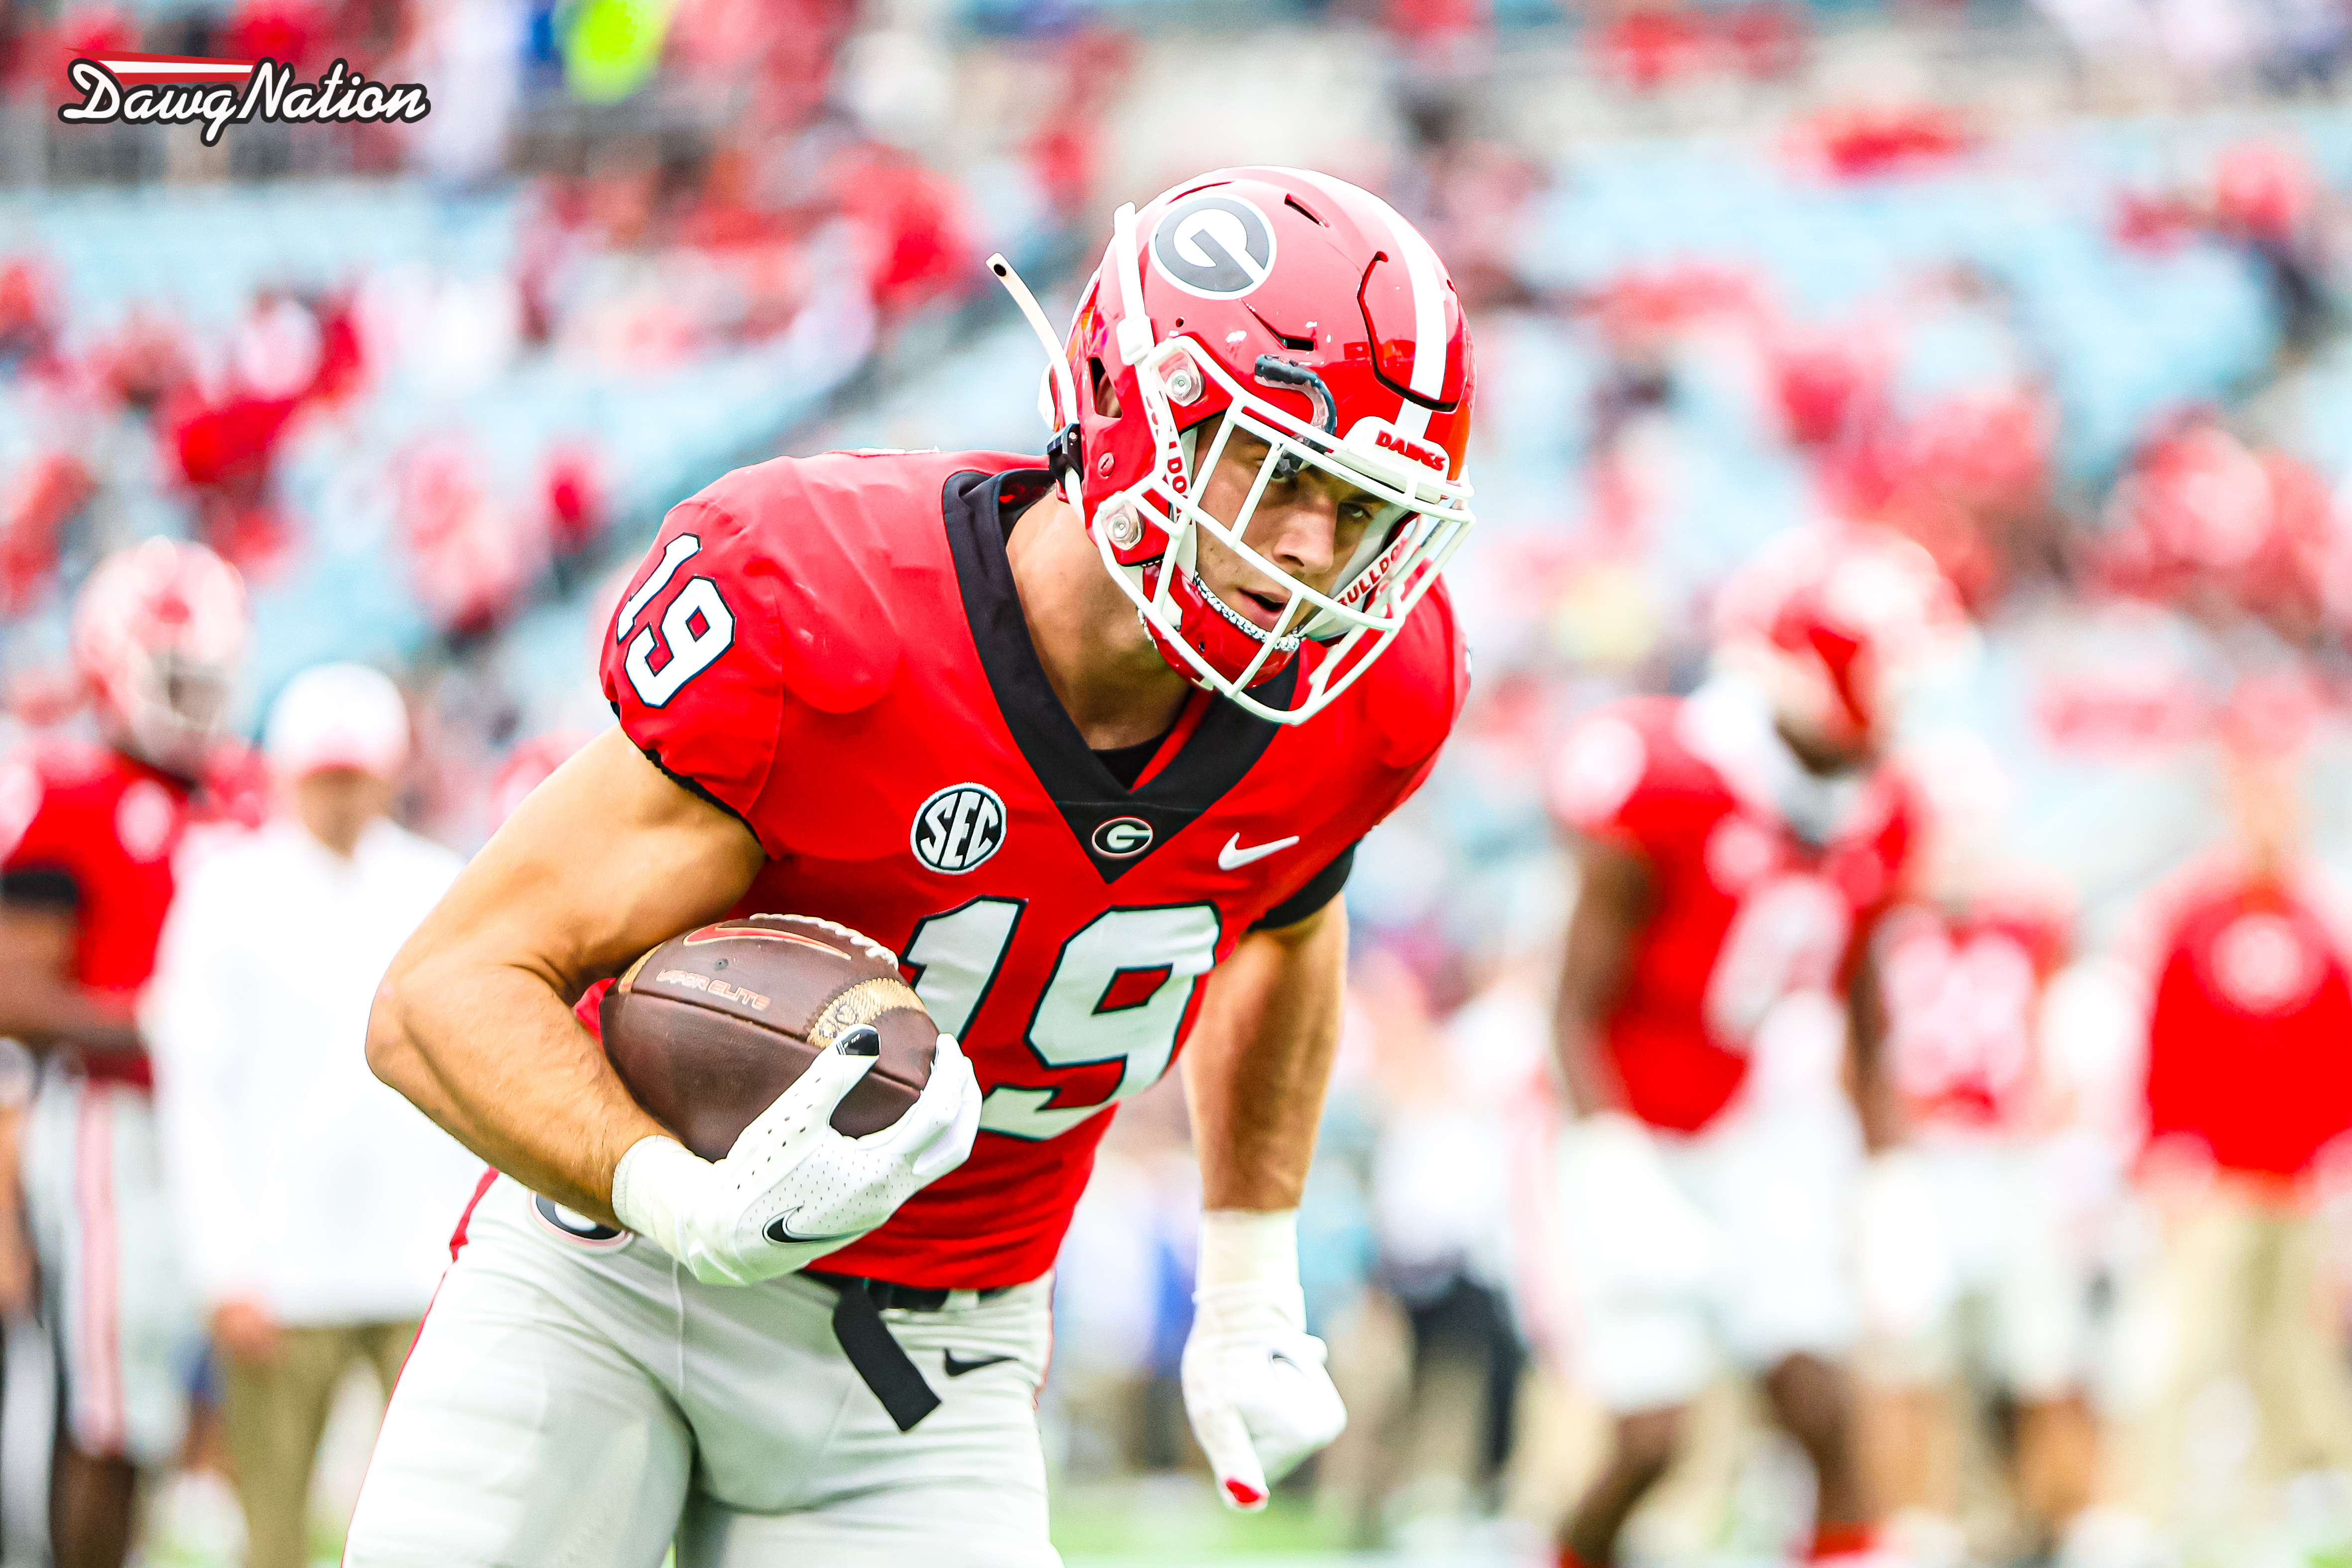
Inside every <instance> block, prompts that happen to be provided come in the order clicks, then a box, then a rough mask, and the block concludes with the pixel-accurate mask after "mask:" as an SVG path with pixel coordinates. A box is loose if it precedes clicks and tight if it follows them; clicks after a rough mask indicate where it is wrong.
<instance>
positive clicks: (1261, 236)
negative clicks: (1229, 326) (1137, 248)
mask: <svg viewBox="0 0 2352 1568" xmlns="http://www.w3.org/2000/svg"><path fill="white" fill-rule="evenodd" d="M1151 264H1152V265H1153V266H1154V267H1156V268H1159V269H1160V276H1161V277H1162V278H1165V279H1168V281H1170V282H1171V283H1173V284H1175V285H1176V287H1178V288H1179V289H1183V290H1184V292H1186V293H1187V294H1198V295H1199V296H1201V298H1202V299H1203V300H1238V299H1240V298H1241V297H1242V296H1243V295H1244V294H1247V293H1250V292H1251V291H1253V290H1254V289H1256V288H1257V286H1258V285H1259V284H1261V283H1263V282H1265V279H1266V276H1267V275H1268V274H1269V273H1271V272H1272V271H1273V270H1274V226H1273V225H1272V224H1270V223H1268V222H1266V221H1265V214H1264V213H1262V212H1260V211H1258V210H1257V208H1256V207H1255V206H1253V205H1251V204H1250V203H1248V202H1246V201H1244V200H1243V199H1242V198H1241V197H1239V196H1231V195H1222V194H1220V193H1217V192H1214V191H1210V192H1204V193H1202V195H1197V196H1188V197H1186V198H1185V199H1184V200H1182V201H1181V202H1178V203H1177V204H1176V205H1174V206H1172V207H1170V208H1169V209H1168V211H1167V212H1166V213H1165V214H1163V215H1162V216H1161V217H1160V226H1158V227H1157V228H1155V229H1153V230H1152V232H1151Z"/></svg>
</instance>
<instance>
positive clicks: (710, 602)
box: [613, 533, 735, 708]
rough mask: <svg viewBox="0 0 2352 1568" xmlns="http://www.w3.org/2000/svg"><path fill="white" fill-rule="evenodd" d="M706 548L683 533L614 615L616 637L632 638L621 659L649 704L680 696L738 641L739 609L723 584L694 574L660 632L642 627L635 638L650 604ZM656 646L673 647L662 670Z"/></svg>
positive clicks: (664, 616) (616, 639)
mask: <svg viewBox="0 0 2352 1568" xmlns="http://www.w3.org/2000/svg"><path fill="white" fill-rule="evenodd" d="M701 548H702V541H701V540H700V539H698V538H697V537H696V536H695V535H693V534H691V533H681V534H679V535H678V536H677V538H675V539H673V540H671V541H670V542H669V545H668V547H667V549H665V550H664V551H663V552H662V558H661V561H660V563H658V564H657V565H656V566H655V567H654V570H653V575H651V576H650V577H647V578H646V581H645V585H644V586H643V587H641V588H639V589H638V590H637V591H636V592H635V593H634V594H632V595H629V598H628V602H627V603H626V604H625V605H622V606H621V613H620V614H619V615H618V616H615V617H614V622H613V640H614V642H622V641H627V642H628V644H629V652H628V656H627V658H624V659H623V660H622V661H621V668H623V669H625V670H626V671H627V672H628V677H629V684H630V685H632V686H634V687H635V688H636V689H637V695H638V697H640V698H641V699H643V700H644V701H645V704H646V707H648V708H659V707H662V706H664V705H666V704H667V702H668V701H669V700H670V699H671V698H673V697H675V696H677V694H678V691H679V690H680V689H682V688H683V687H684V686H685V685H686V683H687V682H688V681H689V680H692V679H694V678H695V677H696V676H698V675H700V674H701V673H702V672H703V671H704V670H706V669H709V668H710V666H711V663H712V661H713V660H715V659H717V658H718V657H719V655H720V654H722V653H725V652H726V651H727V650H728V649H729V648H730V647H733V646H734V645H735V612H734V611H732V610H730V609H729V608H728V607H727V601H726V600H725V599H723V598H721V597H720V596H719V584H716V583H714V582H712V581H711V580H710V579H709V578H708V577H692V578H688V580H687V584H686V586H685V587H684V588H681V589H679V590H678V595H677V598H675V599H672V600H671V601H670V602H669V608H668V609H667V610H664V611H663V612H662V617H661V630H660V631H659V633H658V634H656V631H655V629H654V628H653V627H651V626H646V627H645V628H644V629H643V630H641V631H639V632H638V633H637V635H636V637H635V638H634V639H631V638H630V637H629V628H630V627H631V626H635V624H636V620H637V617H638V616H641V615H643V614H645V610H646V605H650V604H652V603H653V602H654V600H655V599H656V597H657V596H659V595H660V594H661V591H662V590H663V589H664V588H666V587H667V586H668V585H669V580H670V579H671V578H672V577H673V576H675V575H677V569H678V567H680V566H681V565H683V564H684V563H686V562H687V561H688V559H689V558H690V557H692V556H693V555H694V554H696V553H697V552H699V551H700V550H701ZM656 647H667V649H668V652H669V657H668V659H667V662H666V663H664V664H663V665H662V667H661V668H659V669H656V668H654V667H653V654H654V650H655V649H656Z"/></svg>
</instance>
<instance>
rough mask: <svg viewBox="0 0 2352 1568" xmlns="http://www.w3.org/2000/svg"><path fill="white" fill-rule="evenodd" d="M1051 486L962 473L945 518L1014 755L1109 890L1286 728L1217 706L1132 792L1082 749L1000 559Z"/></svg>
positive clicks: (1043, 480) (1036, 477)
mask: <svg viewBox="0 0 2352 1568" xmlns="http://www.w3.org/2000/svg"><path fill="white" fill-rule="evenodd" d="M1050 482H1051V480H1050V478H1049V476H1048V473H1047V471H1046V470H1045V469H1044V468H1024V469H1020V470H1017V471H1015V472H1013V473H1009V474H983V473H978V472H969V471H968V472H964V473H960V474H957V475H955V476H953V477H952V478H950V479H949V480H948V482H947V489H946V491H945V493H944V495H943V496H942V497H941V499H940V510H941V512H942V513H943V514H944V516H945V517H946V520H947V531H948V548H949V550H950V552H952V553H953V555H954V558H955V568H956V584H957V586H958V588H959V589H960V590H961V593H962V595H963V608H964V616H965V618H966V619H967V620H968V621H970V623H971V640H972V644H973V646H974V647H975V648H976V650H977V651H978V653H979V655H980V665H981V668H982V670H983V671H985V672H986V674H987V676H988V685H989V689H990V690H992V692H994V693H995V696H996V706H997V708H998V709H999V710H1000V711H1002V712H1003V715H1004V722H1005V725H1006V727H1007V728H1009V729H1010V730H1011V731H1013V743H1014V744H1016V745H1018V746H1019V747H1020V748H1021V754H1022V755H1023V757H1024V758H1025V759H1027V761H1028V763H1029V766H1030V768H1031V769H1032V770H1033V771H1034V773H1036V775H1037V782H1038V783H1039V784H1043V785H1045V794H1046V795H1047V797H1048V798H1049V799H1051V800H1052V801H1053V803H1054V805H1055V806H1056V807H1057V808H1059V809H1060V811H1061V813H1062V819H1063V820H1064V821H1065V822H1066V823H1068V824H1069V827H1070V832H1071V833H1072V834H1073V835H1075V836H1076V838H1077V840H1078V844H1079V847H1082V848H1084V849H1085V850H1086V852H1087V858H1088V859H1090V860H1092V861H1093V862H1094V865H1095V869H1096V870H1097V871H1098V872H1099V873H1101V875H1102V879H1103V880H1104V881H1105V882H1115V881H1117V880H1118V879H1119V878H1120V877H1121V876H1122V875H1124V874H1125V873H1126V872H1127V871H1129V870H1130V869H1131V868H1134V867H1136V866H1139V865H1141V864H1142V863H1143V862H1144V860H1146V859H1148V858H1150V856H1151V854H1152V853H1153V852H1154V851H1155V850H1157V849H1158V848H1159V847H1160V846H1161V845H1163V844H1165V843H1167V842H1168V841H1169V840H1170V839H1171V838H1173V837H1175V836H1176V835H1177V834H1178V833H1180V832H1181V831H1182V830H1183V829H1184V828H1185V827H1186V826H1190V824H1191V823H1192V819H1193V818H1194V817H1196V816H1200V815H1201V814H1202V812H1204V811H1206V810H1208V809H1209V808H1210V807H1211V806H1213V805H1215V804H1216V803H1217V802H1218V801H1219V800H1220V799H1222V798H1223V796H1224V795H1225V793H1226V792H1227V791H1229V790H1231V789H1232V788H1233V787H1234V785H1235V784H1239V783H1241V781H1242V780H1243V778H1244V777H1245V776H1246V775H1247V774H1248V773H1249V771H1250V769H1251V768H1253V767H1255V766H1256V765H1257V760H1258V758H1259V757H1261V756H1263V755H1265V749H1266V747H1267V746H1269V745H1271V744H1272V743H1273V742H1274V737H1275V731H1276V730H1278V729H1279V728H1280V727H1281V726H1279V725H1277V724H1276V723H1274V722H1273V721H1270V720H1265V719H1260V718H1258V717H1257V716H1256V715H1255V714H1254V713H1250V712H1247V711H1245V710H1243V709H1241V708H1238V707H1236V706H1235V705H1234V704H1233V703H1231V702H1227V701H1225V700H1223V699H1216V700H1212V701H1211V702H1210V704H1209V710H1208V711H1207V712H1206V713H1204V714H1203V715H1202V718H1201V721H1200V723H1199V724H1198V725H1196V726H1194V728H1193V731H1192V734H1191V735H1189V736H1187V737H1186V738H1185V741H1184V744H1183V747H1182V749H1181V750H1180V751H1179V752H1177V753H1176V755H1175V756H1174V757H1172V758H1171V759H1170V760H1169V762H1168V764H1167V765H1166V766H1165V767H1162V768H1161V769H1160V771H1159V772H1158V773H1154V774H1152V775H1151V777H1150V779H1149V780H1147V781H1146V782H1145V783H1144V785H1143V787H1142V788H1140V789H1138V790H1129V789H1127V788H1126V787H1125V786H1123V785H1122V784H1120V783H1119V782H1118V779H1117V778H1115V777H1113V776H1112V774H1111V772H1110V770H1109V769H1108V768H1107V767H1105V766H1104V765H1103V763H1102V759H1100V758H1099V757H1097V756H1096V755H1095V754H1094V752H1091V751H1089V750H1088V749H1087V742H1086V737H1085V736H1083V735H1081V734H1079V733H1078V727H1077V725H1076V724H1075V723H1073V722H1072V721H1071V719H1070V715H1069V712H1068V710H1066V709H1064V708H1063V706H1062V702H1061V699H1059V698H1057V697H1055V695H1054V688H1053V684H1052V683H1051V682H1050V681H1048V680H1047V679H1045V667H1044V666H1043V665H1041V664H1039V663H1038V662H1037V649H1036V646H1035V645H1034V643H1032V642H1031V641H1030V640H1029V624H1028V622H1027V621H1026V620H1024V618H1023V617H1022V614H1021V595H1020V593H1019V592H1018V591H1017V590H1016V589H1015V588H1014V586H1013V566H1012V563H1011V562H1009V561H1008V560H1006V558H1005V554H1004V543H1005V538H1006V535H1007V534H1009V533H1010V532H1011V531H1012V524H1013V521H1015V520H1017V519H1018V518H1019V517H1020V515H1021V513H1022V511H1024V510H1026V509H1027V508H1028V507H1030V506H1031V505H1033V504H1034V503H1035V502H1036V501H1037V500H1039V499H1040V498H1041V497H1043V496H1044V495H1045V489H1046V486H1047V485H1048V484H1049V483H1050ZM1297 674H1298V667H1297V664H1296V663H1295V662H1294V663H1293V664H1292V665H1291V666H1290V667H1289V668H1286V669H1285V670H1284V671H1283V672H1282V673H1281V674H1279V675H1277V676H1276V677H1275V678H1274V679H1272V680H1269V681H1267V682H1266V683H1265V688H1264V689H1265V692H1266V696H1267V700H1268V701H1269V702H1271V703H1272V704H1273V705H1274V706H1276V707H1277V708H1286V707H1288V706H1289V705H1290V697H1291V688H1292V686H1293V684H1294V683H1295V682H1296V680H1297ZM1137 824H1140V826H1137ZM1146 830H1148V832H1147V831H1146Z"/></svg>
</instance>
